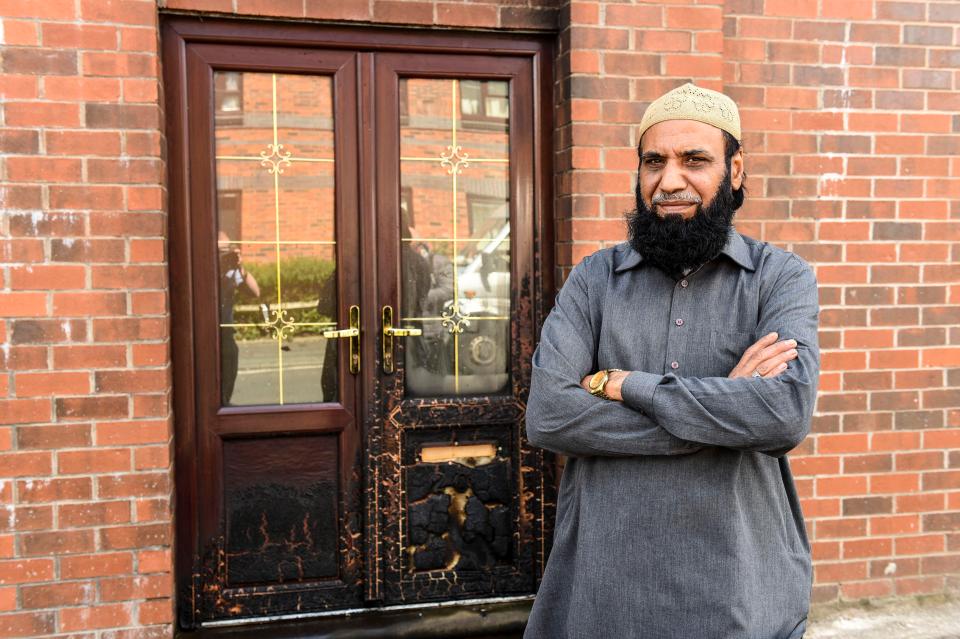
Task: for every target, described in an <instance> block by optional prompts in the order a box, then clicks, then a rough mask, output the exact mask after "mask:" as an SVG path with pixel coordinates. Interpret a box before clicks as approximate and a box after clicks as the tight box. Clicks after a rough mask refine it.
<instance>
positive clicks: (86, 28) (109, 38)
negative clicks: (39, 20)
mask: <svg viewBox="0 0 960 639" xmlns="http://www.w3.org/2000/svg"><path fill="white" fill-rule="evenodd" d="M41 33H42V34H43V44H44V45H45V46H48V47H62V48H68V49H115V48H116V46H117V30H116V29H115V28H114V27H108V26H97V25H91V24H62V23H57V22H45V23H43V24H42V25H41Z"/></svg>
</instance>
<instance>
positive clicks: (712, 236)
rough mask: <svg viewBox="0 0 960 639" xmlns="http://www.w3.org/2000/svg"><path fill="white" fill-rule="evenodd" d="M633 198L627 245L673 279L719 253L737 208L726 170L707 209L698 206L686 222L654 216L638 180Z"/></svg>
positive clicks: (671, 215) (677, 216)
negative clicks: (634, 201)
mask: <svg viewBox="0 0 960 639" xmlns="http://www.w3.org/2000/svg"><path fill="white" fill-rule="evenodd" d="M636 198H637V208H636V209H634V210H633V211H631V212H630V213H629V214H628V215H627V230H628V233H629V239H630V245H631V246H632V247H633V249H634V250H635V251H636V252H637V253H639V254H640V255H642V256H643V259H644V260H645V261H647V262H650V263H651V264H653V265H654V266H656V267H657V268H659V269H660V270H662V271H664V272H665V273H667V274H668V275H670V276H672V277H674V278H678V277H680V276H682V275H683V272H684V271H685V270H687V269H695V268H697V267H699V266H701V265H702V264H705V263H707V262H709V261H710V260H712V259H713V258H715V257H716V256H717V255H719V254H720V250H721V249H722V248H723V247H724V245H725V244H726V243H727V236H728V234H729V233H730V229H731V228H732V227H733V216H734V214H735V213H736V209H737V206H736V203H735V201H734V194H733V185H732V184H731V182H730V172H729V171H728V172H727V174H726V176H724V178H723V181H722V182H721V183H720V186H719V187H717V192H716V193H715V194H714V196H713V199H712V200H711V201H710V204H709V205H707V208H703V204H697V210H696V213H694V215H693V216H692V217H691V218H689V219H684V218H683V216H681V215H680V214H679V213H668V214H667V215H665V216H663V217H661V216H660V215H657V213H656V212H655V211H654V210H653V209H651V208H650V207H648V206H647V203H646V202H644V201H643V196H642V195H641V193H640V181H639V180H638V181H637V188H636Z"/></svg>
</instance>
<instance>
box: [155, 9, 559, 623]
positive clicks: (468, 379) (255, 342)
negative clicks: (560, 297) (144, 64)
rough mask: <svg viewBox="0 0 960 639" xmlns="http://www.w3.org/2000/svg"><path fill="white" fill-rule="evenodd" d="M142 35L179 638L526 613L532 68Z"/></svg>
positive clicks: (464, 54) (541, 537)
mask: <svg viewBox="0 0 960 639" xmlns="http://www.w3.org/2000/svg"><path fill="white" fill-rule="evenodd" d="M164 33H165V42H164V46H165V65H166V76H165V77H166V83H167V87H166V90H167V93H168V115H169V117H170V126H169V132H170V149H171V174H170V178H171V180H170V185H171V244H170V259H171V276H172V280H171V287H172V292H173V320H174V349H175V356H174V357H175V371H174V372H175V388H174V392H175V407H176V419H177V431H176V432H177V441H176V447H177V476H176V481H177V515H176V516H177V535H178V538H177V545H178V548H179V552H178V564H177V566H178V575H177V582H178V588H179V598H178V606H179V619H180V623H181V625H182V626H184V627H194V626H197V625H198V624H201V623H203V622H206V621H216V620H224V619H235V618H244V617H260V616H268V615H269V616H273V615H285V614H303V613H312V612H321V611H335V610H339V609H356V608H364V607H373V606H382V605H393V604H416V603H425V602H431V601H437V600H447V599H457V598H477V597H495V596H497V597H499V596H509V595H524V594H532V593H533V592H534V591H535V589H536V584H537V581H538V577H539V574H540V571H541V568H542V565H543V562H544V559H545V552H546V543H547V539H548V530H547V529H546V526H545V521H546V520H548V519H549V517H550V510H549V508H550V504H551V503H552V499H551V498H550V496H549V494H550V487H551V478H550V472H549V466H548V465H546V464H545V462H544V459H543V456H542V454H541V453H540V452H539V451H536V450H532V449H530V448H529V446H528V445H527V444H526V442H525V441H524V438H523V425H522V420H523V413H524V400H525V397H526V391H527V388H528V381H529V357H530V355H531V354H532V349H533V345H534V341H535V334H536V327H537V325H538V322H539V319H540V314H541V309H540V300H541V299H542V297H543V291H544V285H545V283H546V284H547V285H549V278H544V273H543V271H544V270H549V268H547V269H544V264H543V260H544V258H546V259H548V260H549V255H544V253H543V252H542V251H540V250H538V248H537V247H538V246H542V245H543V243H544V240H545V238H544V237H543V230H544V229H545V228H546V225H545V224H544V223H543V214H544V211H543V203H544V202H545V201H547V197H548V193H547V192H546V190H545V188H546V185H545V183H544V180H543V175H544V174H545V171H546V167H545V166H544V164H543V162H544V161H545V157H544V154H543V152H542V147H543V146H544V145H543V140H542V138H541V131H542V127H543V126H544V123H543V119H542V117H541V114H540V112H539V109H540V92H541V85H542V80H543V78H542V77H541V76H540V74H541V73H542V69H543V66H544V65H543V64H542V63H543V60H542V56H543V51H542V50H541V48H540V45H539V44H537V43H530V42H526V43H524V42H522V41H514V42H513V43H512V44H510V43H509V42H510V41H495V42H493V43H492V44H493V45H494V46H490V45H491V43H490V42H489V41H486V40H479V41H469V40H463V41H461V42H460V45H461V48H462V47H463V46H464V44H465V43H467V42H469V43H470V46H467V47H466V50H458V49H457V48H456V47H452V48H450V47H449V46H448V48H446V49H444V50H443V51H442V52H438V50H437V47H425V46H423V43H424V42H425V41H430V38H429V37H427V38H426V39H424V37H419V36H415V35H411V34H407V35H402V34H401V35H396V34H394V35H391V36H384V37H383V38H373V39H369V40H367V41H364V33H366V34H367V36H370V35H371V34H373V33H376V32H363V33H358V32H349V31H334V32H317V30H315V29H314V30H309V29H299V28H291V29H279V28H277V29H269V28H266V29H265V28H264V27H263V26H259V25H238V24H233V23H229V22H223V23H217V22H215V23H206V24H203V23H199V22H192V21H188V20H179V19H178V20H171V21H168V22H167V24H166V28H165V31H164ZM391 38H393V43H392V44H391V43H390V42H391ZM504 42H507V44H504ZM385 43H386V44H385ZM518 43H519V44H522V46H519V45H518ZM450 44H452V43H450ZM361 45H362V46H361ZM404 47H406V49H404ZM548 104H549V101H548ZM547 266H549V263H548V264H547ZM547 290H549V286H548V287H547Z"/></svg>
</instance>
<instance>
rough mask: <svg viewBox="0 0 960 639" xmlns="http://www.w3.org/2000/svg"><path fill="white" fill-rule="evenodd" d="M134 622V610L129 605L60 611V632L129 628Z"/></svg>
mask: <svg viewBox="0 0 960 639" xmlns="http://www.w3.org/2000/svg"><path fill="white" fill-rule="evenodd" d="M133 621H134V619H133V608H132V607H131V606H130V605H129V604H110V605H105V606H88V607H83V608H63V609H61V610H60V630H61V631H64V632H75V631H80V630H96V629H98V628H116V627H122V626H129V625H131V624H132V623H133Z"/></svg>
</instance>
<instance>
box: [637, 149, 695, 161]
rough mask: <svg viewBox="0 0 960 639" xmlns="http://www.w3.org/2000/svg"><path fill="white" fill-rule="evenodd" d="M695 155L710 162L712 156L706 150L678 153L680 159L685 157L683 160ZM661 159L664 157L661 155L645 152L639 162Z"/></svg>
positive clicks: (690, 150) (654, 152)
mask: <svg viewBox="0 0 960 639" xmlns="http://www.w3.org/2000/svg"><path fill="white" fill-rule="evenodd" d="M695 155H703V156H706V157H707V158H708V159H710V160H712V159H713V154H711V153H710V152H709V151H707V150H706V149H689V150H687V151H682V152H681V153H680V156H681V157H685V158H688V157H693V156H695ZM663 157H664V156H663V155H662V154H661V153H657V152H656V151H647V152H645V153H644V154H643V155H641V156H640V161H641V162H645V161H647V160H661V159H663Z"/></svg>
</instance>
